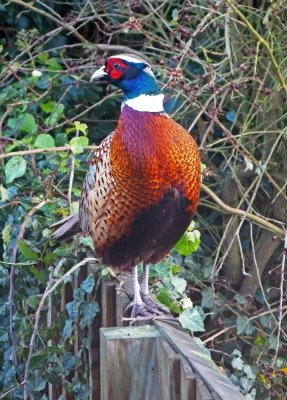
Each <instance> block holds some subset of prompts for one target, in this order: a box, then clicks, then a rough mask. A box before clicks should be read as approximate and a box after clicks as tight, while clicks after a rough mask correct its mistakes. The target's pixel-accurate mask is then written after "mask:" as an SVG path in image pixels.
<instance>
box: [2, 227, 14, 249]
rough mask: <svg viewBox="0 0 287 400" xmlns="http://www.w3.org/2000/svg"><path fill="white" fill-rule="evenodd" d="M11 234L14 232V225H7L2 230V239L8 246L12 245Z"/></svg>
mask: <svg viewBox="0 0 287 400" xmlns="http://www.w3.org/2000/svg"><path fill="white" fill-rule="evenodd" d="M11 232H12V225H6V226H5V227H4V229H3V230H2V239H3V242H4V243H5V244H6V245H7V244H9V243H10V239H11Z"/></svg>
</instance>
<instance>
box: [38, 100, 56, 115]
mask: <svg viewBox="0 0 287 400" xmlns="http://www.w3.org/2000/svg"><path fill="white" fill-rule="evenodd" d="M56 104H57V103H56V102H55V101H54V100H50V101H47V102H46V103H41V104H40V107H41V109H42V110H43V111H44V112H45V113H47V114H48V113H49V114H51V112H52V111H53V110H54V108H55V106H56Z"/></svg>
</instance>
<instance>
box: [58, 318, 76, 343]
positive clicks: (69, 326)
mask: <svg viewBox="0 0 287 400" xmlns="http://www.w3.org/2000/svg"><path fill="white" fill-rule="evenodd" d="M73 329H74V328H73V321H72V320H71V319H67V320H66V322H65V326H64V329H63V332H62V334H61V338H62V340H66V339H68V338H69V337H70V336H72V333H73Z"/></svg>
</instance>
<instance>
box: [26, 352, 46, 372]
mask: <svg viewBox="0 0 287 400" xmlns="http://www.w3.org/2000/svg"><path fill="white" fill-rule="evenodd" d="M48 360H49V353H48V352H47V351H39V352H38V353H35V354H34V355H33V356H32V357H31V359H30V367H31V368H40V367H44V366H46V365H47V362H48Z"/></svg>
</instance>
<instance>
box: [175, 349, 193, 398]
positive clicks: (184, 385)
mask: <svg viewBox="0 0 287 400" xmlns="http://www.w3.org/2000/svg"><path fill="white" fill-rule="evenodd" d="M177 356H178V358H179V360H180V400H195V399H196V397H195V396H196V394H195V389H196V381H195V374H194V372H193V371H192V369H191V366H190V365H189V363H188V361H187V360H186V358H185V357H184V356H183V355H182V354H178V355H177Z"/></svg>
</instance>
